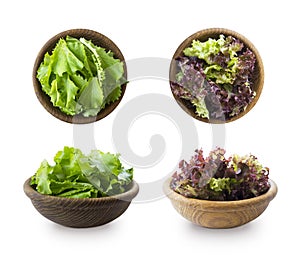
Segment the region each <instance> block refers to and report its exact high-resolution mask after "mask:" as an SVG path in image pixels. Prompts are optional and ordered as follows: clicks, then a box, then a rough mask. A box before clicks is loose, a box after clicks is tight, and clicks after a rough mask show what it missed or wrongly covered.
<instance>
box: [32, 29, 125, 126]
mask: <svg viewBox="0 0 300 258" xmlns="http://www.w3.org/2000/svg"><path fill="white" fill-rule="evenodd" d="M67 35H70V36H72V37H75V38H79V37H80V36H79V35H82V37H84V38H86V39H87V40H92V42H93V41H94V40H93V39H92V38H93V37H97V38H98V40H99V41H102V42H104V43H103V44H104V45H111V46H113V48H114V49H115V50H112V49H110V48H107V47H105V49H106V50H110V51H112V52H113V53H114V57H115V58H118V59H119V60H120V61H121V62H122V63H123V67H124V75H123V76H124V78H125V79H126V82H125V83H123V84H122V85H121V96H120V97H119V99H118V100H116V101H114V102H112V103H110V104H108V105H106V106H105V108H104V109H101V110H100V111H99V112H98V114H97V115H96V116H90V117H84V116H83V115H82V114H76V115H74V116H72V115H67V114H65V113H64V112H62V111H61V110H60V109H59V108H58V107H55V106H54V105H53V104H52V102H51V101H50V97H49V96H48V95H47V94H46V93H45V92H44V91H43V90H42V87H41V84H40V81H39V80H38V79H37V78H36V73H37V70H38V68H39V66H40V64H41V63H42V62H43V60H44V56H45V54H46V53H47V52H49V53H50V52H51V51H52V50H53V49H54V47H55V45H56V44H57V42H58V40H59V39H60V38H65V37H66V36H67ZM87 35H88V36H87ZM97 45H99V44H97ZM99 46H100V47H103V46H101V45H99ZM127 77H128V75H127V66H126V62H125V58H124V56H123V54H122V52H121V50H120V49H119V47H118V46H117V45H116V44H115V43H114V42H113V41H112V40H111V39H110V38H108V37H107V36H105V35H104V34H102V33H100V32H98V31H95V30H91V29H84V28H77V29H76V28H75V29H68V30H65V31H62V32H59V33H57V34H56V35H54V36H52V37H51V38H50V39H48V40H47V41H46V42H45V43H44V45H43V46H42V47H41V49H40V50H39V52H38V54H37V56H36V58H35V61H34V65H33V69H32V82H33V87H34V91H35V94H36V97H37V98H38V100H39V102H40V103H41V105H42V106H43V107H44V108H45V109H46V110H47V111H48V113H50V114H51V115H52V116H54V117H55V118H57V119H59V120H61V121H63V122H67V123H71V124H88V123H93V122H96V121H99V120H101V119H103V118H105V117H106V116H108V115H109V114H110V113H111V112H112V111H113V110H114V109H115V108H116V107H117V106H118V105H119V104H120V102H121V100H122V98H123V96H124V93H125V90H126V86H127V83H128V82H127Z"/></svg>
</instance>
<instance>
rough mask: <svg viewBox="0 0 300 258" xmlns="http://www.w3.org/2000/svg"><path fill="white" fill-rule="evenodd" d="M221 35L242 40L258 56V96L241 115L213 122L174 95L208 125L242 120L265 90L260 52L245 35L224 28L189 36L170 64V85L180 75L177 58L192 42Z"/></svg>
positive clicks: (255, 78) (255, 81) (256, 65)
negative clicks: (202, 116)
mask: <svg viewBox="0 0 300 258" xmlns="http://www.w3.org/2000/svg"><path fill="white" fill-rule="evenodd" d="M220 34H223V35H225V36H229V35H231V36H233V37H235V38H237V39H240V40H241V41H242V42H243V43H244V45H245V46H246V47H248V48H249V49H250V50H251V51H252V52H253V53H254V54H255V56H256V64H255V69H254V72H253V79H252V81H253V89H254V90H255V92H256V96H255V97H254V99H253V101H252V102H251V103H250V104H249V105H248V106H247V107H246V109H245V110H244V112H241V113H240V114H238V115H236V116H234V117H232V118H230V119H228V120H226V121H220V120H216V121H215V120H212V119H210V120H209V119H207V118H201V117H199V116H197V115H196V110H195V107H194V106H193V104H191V102H190V101H188V100H184V99H181V98H179V97H177V96H176V95H174V94H173V96H174V98H175V100H176V101H177V103H178V104H179V106H180V107H181V108H182V109H183V110H184V111H185V112H186V113H188V114H189V115H190V116H192V117H193V118H195V119H197V120H200V121H202V122H206V123H224V122H226V123H229V122H232V121H235V120H237V119H239V118H241V117H242V116H244V115H245V114H247V113H248V112H249V111H250V110H251V109H252V108H253V107H254V106H255V104H256V103H257V101H258V99H259V97H260V95H261V92H262V89H263V84H264V67H263V62H262V59H261V56H260V54H259V52H258V50H257V49H256V48H255V46H254V45H253V44H252V43H251V42H250V41H249V40H248V39H247V38H246V37H244V36H243V35H241V34H239V33H237V32H235V31H232V30H228V29H223V28H211V29H205V30H201V31H198V32H196V33H194V34H193V35H191V36H189V37H188V38H187V39H185V40H184V41H183V42H182V43H181V44H180V45H179V47H178V48H177V50H176V51H175V53H174V55H173V58H172V61H171V64H170V70H169V80H170V84H171V82H174V81H175V78H176V74H177V73H178V69H177V65H176V62H177V61H176V60H175V59H176V58H178V57H180V56H184V54H183V50H184V49H185V48H187V47H190V46H191V44H192V41H193V40H195V39H198V40H200V41H206V40H208V38H213V39H218V38H219V36H220Z"/></svg>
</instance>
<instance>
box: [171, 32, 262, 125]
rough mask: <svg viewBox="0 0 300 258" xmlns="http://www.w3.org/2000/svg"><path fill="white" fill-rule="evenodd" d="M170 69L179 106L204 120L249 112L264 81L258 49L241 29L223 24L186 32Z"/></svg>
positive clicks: (220, 120) (221, 119)
mask: <svg viewBox="0 0 300 258" xmlns="http://www.w3.org/2000/svg"><path fill="white" fill-rule="evenodd" d="M169 73H170V74H169V76H170V87H171V90H172V93H173V96H174V98H175V100H176V101H177V103H178V104H179V105H180V107H181V108H182V109H183V110H184V111H185V112H187V113H188V114H189V115H191V116H192V117H194V118H195V119H197V120H200V121H203V122H207V123H227V122H232V121H235V120H237V119H239V118H241V117H242V116H244V115H245V114H247V113H248V112H249V111H250V110H251V109H252V108H253V107H254V105H255V104H256V103H257V101H258V99H259V97H260V94H261V91H262V89H263V83H264V69H263V63H262V59H261V57H260V55H259V52H258V50H257V49H256V48H255V46H254V45H253V44H252V43H251V42H250V41H249V40H248V39H247V38H246V37H244V36H243V35H241V34H239V33H237V32H235V31H232V30H229V29H223V28H211V29H204V30H201V31H198V32H196V33H194V34H192V35H191V36H189V37H188V38H186V39H185V40H184V41H183V42H182V43H181V44H180V45H179V47H178V48H177V50H176V51H175V53H174V55H173V58H172V61H171V64H170V71H169Z"/></svg>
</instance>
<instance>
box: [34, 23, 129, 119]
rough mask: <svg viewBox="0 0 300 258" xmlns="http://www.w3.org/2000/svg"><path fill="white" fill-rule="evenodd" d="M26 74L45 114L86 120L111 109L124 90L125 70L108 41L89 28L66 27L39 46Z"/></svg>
mask: <svg viewBox="0 0 300 258" xmlns="http://www.w3.org/2000/svg"><path fill="white" fill-rule="evenodd" d="M32 78H33V86H34V90H35V93H36V96H37V98H38V99H39V101H40V103H41V104H42V105H43V107H44V108H45V109H46V110H47V111H48V112H49V113H50V114H52V115H53V116H54V117H56V118H58V119H60V120H62V121H65V122H68V123H74V124H86V123H92V122H95V121H98V120H100V119H102V118H104V117H105V116H107V115H108V114H110V113H111V112H112V111H113V110H114V109H115V108H116V107H117V105H118V104H119V103H120V101H121V99H122V97H123V95H124V92H125V90H126V83H127V70H126V64H125V62H124V57H123V55H122V52H121V51H120V49H119V48H118V46H117V45H116V44H115V43H114V42H113V41H112V40H111V39H109V38H108V37H106V36H105V35H103V34H101V33H99V32H96V31H93V30H88V29H71V30H67V31H63V32H61V33H58V34H57V35H55V36H53V37H52V38H50V39H49V40H48V41H47V42H46V43H45V45H44V46H43V47H42V48H41V50H40V51H39V53H38V55H37V57H36V60H35V63H34V67H33V74H32Z"/></svg>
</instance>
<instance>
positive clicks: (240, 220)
mask: <svg viewBox="0 0 300 258" xmlns="http://www.w3.org/2000/svg"><path fill="white" fill-rule="evenodd" d="M170 182H171V179H168V180H167V181H165V183H164V186H163V188H164V193H165V194H166V195H167V197H168V198H169V199H170V200H171V203H172V205H173V207H174V208H175V210H176V211H177V212H178V213H180V214H181V215H182V216H183V217H184V218H186V219H187V220H189V221H191V222H193V223H195V224H197V225H200V226H203V227H207V228H233V227H237V226H241V225H243V224H246V223H248V222H250V221H252V220H254V219H255V218H257V217H258V216H260V215H261V214H262V213H263V212H264V210H265V209H266V208H267V207H268V205H269V203H270V201H271V200H273V198H274V197H275V196H276V194H277V186H276V184H275V183H274V182H273V181H272V180H269V182H270V184H271V187H270V189H269V190H268V192H266V193H265V194H263V195H260V196H258V197H254V198H250V199H245V200H239V201H207V200H199V199H193V198H186V197H184V196H182V195H181V194H178V193H176V192H175V191H173V190H172V189H171V188H170Z"/></svg>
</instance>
